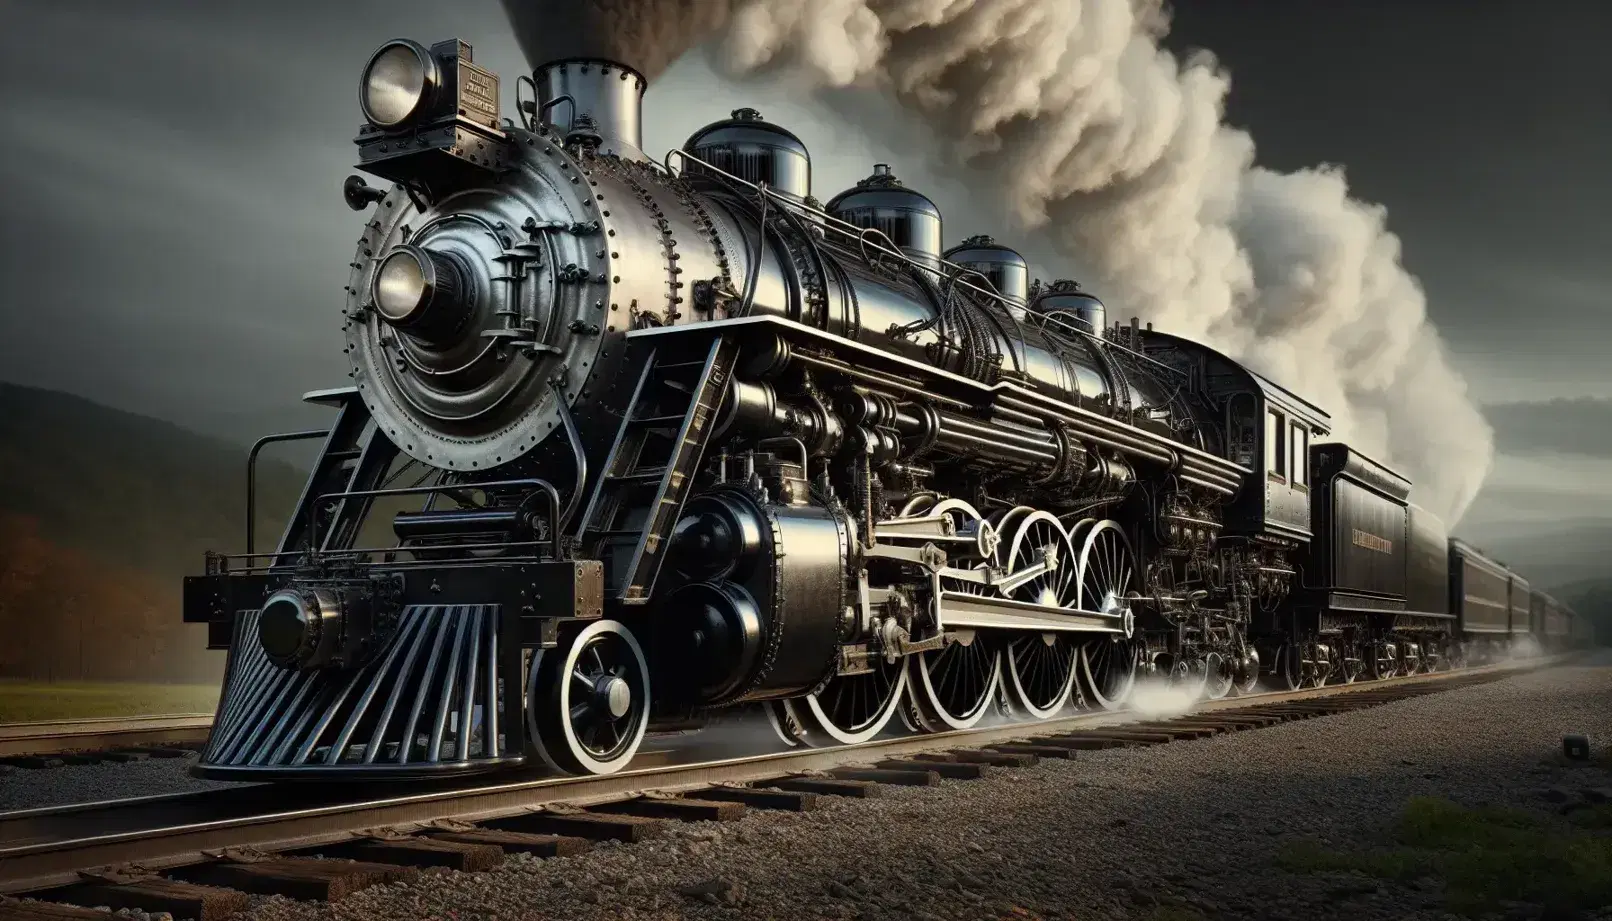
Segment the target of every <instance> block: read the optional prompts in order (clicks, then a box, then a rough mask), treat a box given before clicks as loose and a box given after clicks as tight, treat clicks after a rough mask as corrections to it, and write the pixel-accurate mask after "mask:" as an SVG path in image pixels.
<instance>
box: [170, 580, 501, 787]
mask: <svg viewBox="0 0 1612 921" xmlns="http://www.w3.org/2000/svg"><path fill="white" fill-rule="evenodd" d="M518 620H519V619H518V618H515V619H513V621H518ZM257 621H258V612H257V611H256V610H246V611H241V612H240V613H239V614H237V615H236V618H235V638H234V642H232V643H231V644H230V651H229V664H228V666H227V667H226V671H225V676H224V693H223V694H222V695H221V696H220V697H219V701H218V712H217V714H216V715H215V716H214V718H213V732H212V735H211V737H210V738H209V739H208V741H207V747H206V750H204V751H203V752H202V755H201V758H200V760H199V761H198V762H197V764H196V766H195V767H193V768H191V773H192V774H195V775H196V776H198V777H207V778H212V779H216V780H274V779H289V778H305V779H306V778H319V779H326V780H341V779H354V780H356V779H361V778H378V777H384V778H389V779H398V778H404V777H421V778H429V777H442V776H449V775H459V774H473V773H478V772H481V771H488V770H492V769H494V768H500V767H508V766H512V765H518V764H521V763H522V762H524V761H525V732H524V728H523V726H524V723H523V722H522V714H521V706H520V700H521V688H522V687H523V684H522V682H521V681H520V667H521V662H520V658H519V655H518V653H519V648H520V645H519V636H518V634H517V633H515V632H514V631H513V630H511V629H510V628H511V627H512V626H515V624H514V623H512V622H508V621H511V619H509V618H504V617H503V616H501V609H500V606H499V605H496V604H462V605H411V606H409V607H406V608H404V609H403V612H402V615H401V617H399V619H398V624H397V628H396V629H395V630H394V631H393V632H392V635H391V636H390V637H389V638H388V639H387V641H386V643H385V645H384V646H383V647H382V648H381V649H379V650H377V652H376V655H375V657H374V658H373V659H371V660H370V662H369V663H368V664H366V665H364V666H362V667H360V668H355V669H319V668H316V669H308V670H302V671H298V670H292V669H284V668H280V667H278V666H276V665H274V664H273V663H271V662H270V661H269V658H268V656H267V655H266V654H264V652H263V646H262V644H261V643H259V642H258V640H257ZM511 650H514V651H515V652H516V655H514V656H511V655H510V651H511ZM512 669H513V671H512ZM478 731H479V733H478ZM488 740H493V745H492V750H491V751H489V750H488V748H489V746H488V744H487V742H488Z"/></svg>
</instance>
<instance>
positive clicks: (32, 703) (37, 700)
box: [0, 681, 218, 723]
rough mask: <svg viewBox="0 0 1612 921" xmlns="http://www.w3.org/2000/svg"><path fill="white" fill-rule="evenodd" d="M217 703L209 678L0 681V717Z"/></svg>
mask: <svg viewBox="0 0 1612 921" xmlns="http://www.w3.org/2000/svg"><path fill="white" fill-rule="evenodd" d="M217 703H218V687H217V686H216V685H211V684H111V683H106V684H98V683H91V682H74V683H61V684H57V683H47V682H33V681H0V723H31V722H36V721H39V720H71V719H85V718H90V717H98V716H165V715H168V714H173V713H211V712H213V707H214V706H215V705H216V704H217Z"/></svg>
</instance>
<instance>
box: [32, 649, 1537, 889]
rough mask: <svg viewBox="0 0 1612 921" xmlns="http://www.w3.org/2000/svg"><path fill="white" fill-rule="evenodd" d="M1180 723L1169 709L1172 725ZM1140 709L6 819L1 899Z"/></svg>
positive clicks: (1354, 689)
mask: <svg viewBox="0 0 1612 921" xmlns="http://www.w3.org/2000/svg"><path fill="white" fill-rule="evenodd" d="M1556 661H1558V659H1555V658H1547V659H1540V660H1536V661H1534V662H1529V663H1523V664H1512V663H1507V664H1500V665H1490V666H1483V667H1478V668H1467V669H1459V670H1454V671H1448V672H1435V673H1432V674H1419V675H1409V676H1403V677H1398V678H1391V679H1386V680H1379V681H1362V682H1356V683H1354V684H1347V685H1333V686H1328V687H1322V688H1305V689H1301V690H1297V691H1274V692H1262V693H1257V694H1250V695H1246V696H1241V697H1227V698H1223V699H1221V700H1215V701H1205V702H1201V703H1200V704H1199V705H1198V706H1196V707H1193V708H1191V709H1190V711H1188V712H1191V713H1214V712H1217V711H1222V710H1235V709H1238V708H1241V707H1250V706H1264V705H1271V704H1280V703H1286V702H1290V701H1303V700H1312V699H1317V698H1326V697H1334V696H1343V695H1348V694H1351V693H1360V692H1369V691H1374V690H1380V689H1383V688H1387V687H1409V686H1416V685H1424V684H1440V683H1443V682H1447V681H1452V680H1459V679H1468V678H1473V677H1477V676H1482V675H1485V674H1496V675H1497V676H1498V675H1503V674H1506V673H1510V672H1514V671H1524V670H1528V669H1532V668H1535V667H1541V666H1546V665H1550V664H1554V663H1555V662H1556ZM1180 715H1184V714H1182V713H1176V712H1171V713H1169V714H1168V716H1170V717H1175V716H1180ZM1159 716H1160V714H1154V713H1149V712H1146V711H1140V712H1130V711H1118V712H1100V713H1081V714H1075V715H1071V716H1066V717H1058V718H1054V719H1049V720H1038V721H1035V722H1013V723H1007V724H1004V725H992V726H986V727H980V728H975V729H966V730H955V731H949V732H938V733H926V734H916V735H904V736H897V737H892V738H885V739H876V740H874V741H872V742H868V743H864V744H862V745H855V746H834V747H825V748H811V749H790V750H787V751H782V752H772V753H766V754H759V755H748V756H742V757H733V758H725V759H717V760H708V761H693V762H689V763H685V764H670V765H666V764H656V765H651V766H643V767H637V768H633V767H630V766H629V768H628V769H627V770H625V771H622V772H621V773H617V774H611V775H605V776H589V777H540V778H528V779H515V780H510V779H502V780H495V781H487V780H486V779H484V778H482V779H478V778H469V779H466V778H460V779H457V780H449V781H438V782H422V783H419V784H411V785H409V787H408V788H407V790H405V791H403V792H398V793H395V794H391V795H387V796H382V797H374V796H359V795H358V792H359V791H360V790H362V791H365V792H368V791H372V790H373V785H368V786H359V785H353V786H352V787H342V786H335V785H329V784H321V785H319V786H318V787H317V788H310V787H302V786H288V785H251V786H245V787H236V788H230V789H225V790H209V791H201V792H197V793H185V794H171V795H166V796H156V797H139V798H135V799H130V800H112V801H108V802H103V803H91V804H75V805H71V806H62V807H46V808H41V809H30V810H26V811H22V812H11V813H0V893H15V892H28V891H37V890H40V889H44V888H49V887H53V886H60V885H67V884H70V883H72V882H74V881H75V880H76V879H77V878H78V876H77V873H78V871H80V870H83V869H88V868H93V867H100V866H109V865H118V864H127V863H138V864H140V865H141V866H143V867H146V868H149V869H154V870H155V869H169V868H173V867H179V866H186V865H190V864H195V863H200V862H204V861H206V860H209V859H211V858H210V857H209V856H208V855H206V854H204V853H203V852H204V851H214V852H216V851H219V850H222V849H224V848H240V847H252V848H257V849H259V850H263V851H286V850H294V849H301V848H305V847H316V846H321V845H327V844H332V843H337V842H342V841H348V840H352V839H355V838H362V837H365V836H366V833H368V832H373V831H374V830H376V829H380V828H399V827H407V826H419V825H423V824H426V823H429V822H433V821H437V820H441V819H458V820H462V821H470V822H479V821H487V820H491V819H499V818H504V817H507V816H513V815H520V814H523V813H529V812H533V811H540V810H541V809H542V808H543V807H545V806H549V805H554V804H561V803H563V804H568V805H576V806H585V805H590V804H594V803H599V802H607V801H610V800H615V799H621V798H624V797H628V796H632V795H636V794H639V793H642V792H644V791H646V790H656V791H660V792H665V793H678V792H687V791H689V790H697V789H701V788H704V787H708V786H710V785H712V784H723V783H728V784H731V783H746V782H753V781H763V780H769V779H774V778H777V777H780V776H783V775H788V774H796V773H804V772H814V771H824V770H828V769H832V768H837V767H843V766H845V765H848V764H860V763H865V762H874V761H879V760H883V759H888V758H896V757H900V756H903V755H913V754H918V753H923V752H930V751H935V750H943V749H949V748H958V747H981V746H988V745H993V744H1003V743H1006V742H1009V741H1011V740H1023V739H1029V738H1032V737H1036V736H1047V735H1055V734H1057V733H1059V732H1065V731H1069V730H1074V729H1092V728H1101V727H1107V726H1115V725H1122V724H1126V723H1135V722H1145V721H1148V720H1152V719H1155V718H1159Z"/></svg>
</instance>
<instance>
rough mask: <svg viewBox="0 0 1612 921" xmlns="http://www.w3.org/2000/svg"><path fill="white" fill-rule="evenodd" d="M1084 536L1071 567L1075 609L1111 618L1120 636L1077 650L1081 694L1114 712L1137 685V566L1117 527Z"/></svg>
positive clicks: (1104, 526) (1099, 527)
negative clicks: (1134, 609)
mask: <svg viewBox="0 0 1612 921" xmlns="http://www.w3.org/2000/svg"><path fill="white" fill-rule="evenodd" d="M1084 531H1085V540H1084V541H1083V542H1082V545H1081V548H1080V558H1079V561H1078V562H1077V564H1076V567H1075V570H1076V582H1077V584H1078V585H1079V587H1080V594H1079V596H1078V598H1079V601H1078V607H1079V608H1080V609H1081V610H1083V611H1099V612H1101V613H1104V614H1109V615H1113V616H1115V617H1116V618H1117V619H1118V623H1119V626H1120V632H1118V633H1114V634H1110V635H1108V636H1104V637H1099V638H1097V639H1094V640H1087V641H1086V642H1085V643H1083V644H1082V645H1081V647H1080V682H1081V690H1082V691H1084V692H1085V695H1086V697H1087V698H1088V699H1090V700H1091V701H1092V702H1094V703H1096V704H1097V705H1098V706H1099V707H1102V708H1103V709H1104V710H1113V709H1116V708H1117V707H1119V706H1120V705H1122V704H1123V703H1124V702H1125V699H1126V698H1127V697H1129V696H1130V694H1131V689H1132V688H1133V687H1134V686H1135V684H1136V667H1137V660H1138V658H1139V653H1140V650H1139V649H1138V647H1139V645H1140V644H1139V643H1137V642H1136V640H1135V639H1134V637H1135V633H1136V618H1135V615H1134V614H1133V613H1132V611H1131V597H1132V591H1133V585H1134V583H1135V580H1136V567H1135V564H1134V563H1133V562H1132V554H1131V542H1130V540H1129V539H1127V538H1126V537H1125V532H1124V531H1123V530H1121V529H1120V526H1119V524H1118V523H1117V522H1114V521H1100V522H1098V523H1096V524H1094V525H1092V526H1090V527H1089V528H1086V529H1084Z"/></svg>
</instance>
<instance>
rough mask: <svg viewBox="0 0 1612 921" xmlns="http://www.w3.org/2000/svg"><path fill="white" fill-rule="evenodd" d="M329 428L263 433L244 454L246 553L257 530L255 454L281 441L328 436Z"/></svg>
mask: <svg viewBox="0 0 1612 921" xmlns="http://www.w3.org/2000/svg"><path fill="white" fill-rule="evenodd" d="M330 432H331V429H309V430H308V431H305V432H282V433H281V434H278V435H264V436H263V437H262V438H259V439H258V440H257V441H256V442H254V443H253V445H252V450H251V451H250V452H248V453H247V455H246V555H247V556H253V555H255V554H253V552H252V551H253V549H254V547H255V546H256V543H257V541H256V535H255V533H254V532H256V531H257V456H258V454H259V453H260V452H261V451H262V450H263V449H264V448H266V447H268V446H269V445H271V444H275V443H277V442H282V441H309V440H311V439H314V438H327V437H329V435H330Z"/></svg>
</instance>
